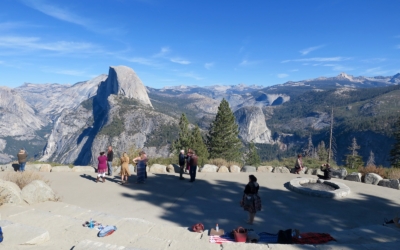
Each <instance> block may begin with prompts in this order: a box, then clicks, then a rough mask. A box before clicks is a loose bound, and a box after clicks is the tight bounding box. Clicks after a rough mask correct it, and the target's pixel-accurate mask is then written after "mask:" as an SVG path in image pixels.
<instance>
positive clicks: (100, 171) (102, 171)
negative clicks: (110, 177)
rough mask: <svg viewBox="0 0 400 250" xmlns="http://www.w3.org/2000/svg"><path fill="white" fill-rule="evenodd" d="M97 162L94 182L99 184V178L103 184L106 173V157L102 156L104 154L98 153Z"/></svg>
mask: <svg viewBox="0 0 400 250" xmlns="http://www.w3.org/2000/svg"><path fill="white" fill-rule="evenodd" d="M97 160H98V161H99V165H98V167H97V179H96V182H99V178H100V177H101V178H102V179H103V183H104V182H105V181H106V172H107V156H105V155H104V152H100V156H99V157H98V158H97Z"/></svg>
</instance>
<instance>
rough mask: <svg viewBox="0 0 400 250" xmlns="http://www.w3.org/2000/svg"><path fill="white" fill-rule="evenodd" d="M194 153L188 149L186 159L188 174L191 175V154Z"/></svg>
mask: <svg viewBox="0 0 400 250" xmlns="http://www.w3.org/2000/svg"><path fill="white" fill-rule="evenodd" d="M191 153H192V149H190V148H189V149H188V153H187V155H186V157H185V159H186V172H187V173H189V174H190V154H191Z"/></svg>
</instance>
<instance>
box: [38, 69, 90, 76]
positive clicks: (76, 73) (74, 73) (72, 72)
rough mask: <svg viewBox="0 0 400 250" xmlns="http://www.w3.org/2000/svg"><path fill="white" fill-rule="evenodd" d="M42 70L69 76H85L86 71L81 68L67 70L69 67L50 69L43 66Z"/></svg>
mask: <svg viewBox="0 0 400 250" xmlns="http://www.w3.org/2000/svg"><path fill="white" fill-rule="evenodd" d="M42 71H43V72H47V73H54V74H59V75H69V76H86V72H85V71H82V70H69V69H50V68H44V69H42Z"/></svg>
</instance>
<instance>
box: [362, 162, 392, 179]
mask: <svg viewBox="0 0 400 250" xmlns="http://www.w3.org/2000/svg"><path fill="white" fill-rule="evenodd" d="M358 172H360V173H361V174H362V176H363V177H364V176H365V175H366V174H368V173H374V174H377V175H380V176H381V177H382V178H385V177H386V169H385V168H383V167H376V166H373V165H370V166H367V167H360V168H359V169H358Z"/></svg>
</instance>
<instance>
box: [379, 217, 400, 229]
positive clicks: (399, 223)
mask: <svg viewBox="0 0 400 250" xmlns="http://www.w3.org/2000/svg"><path fill="white" fill-rule="evenodd" d="M387 224H394V225H395V226H396V227H400V218H399V217H398V216H396V217H394V218H393V219H391V220H388V219H386V218H385V222H384V223H383V225H384V226H386V225H387Z"/></svg>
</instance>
